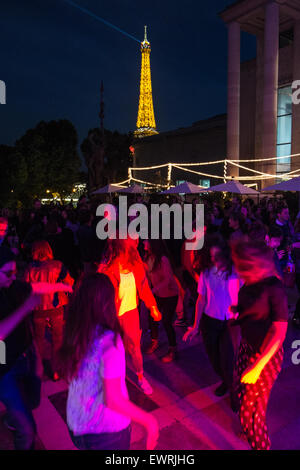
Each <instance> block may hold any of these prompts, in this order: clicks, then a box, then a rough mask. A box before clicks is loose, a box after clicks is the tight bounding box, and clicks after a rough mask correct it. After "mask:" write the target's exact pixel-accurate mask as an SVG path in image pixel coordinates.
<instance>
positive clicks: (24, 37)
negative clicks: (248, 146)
mask: <svg viewBox="0 0 300 470" xmlns="http://www.w3.org/2000/svg"><path fill="white" fill-rule="evenodd" d="M74 1H75V2H76V3H78V4H79V5H81V6H82V7H84V8H86V9H89V10H90V11H92V12H93V13H94V14H96V15H98V16H100V17H102V18H104V19H105V20H107V21H109V22H110V23H113V24H114V25H116V26H118V27H119V28H121V29H122V30H125V31H126V32H127V33H129V34H131V35H132V36H134V37H136V38H138V39H140V40H143V35H144V25H145V24H147V25H148V39H149V41H150V42H151V48H152V52H151V71H152V88H153V100H154V112H155V117H156V124H157V129H158V131H167V130H172V129H176V128H178V127H185V126H189V125H191V124H192V123H193V122H195V121H198V120H200V119H204V118H206V117H209V116H213V115H215V114H219V113H223V112H226V76H227V31H226V27H225V25H224V24H223V23H222V21H221V20H220V19H219V17H218V13H219V12H220V11H221V10H223V9H224V8H225V7H226V6H227V5H229V4H231V3H232V2H231V0H208V1H203V0H184V1H183V0H181V1H178V0H172V1H171V0H152V1H151V2H145V1H142V0H141V1H136V0H74ZM0 14H1V20H0V22H1V27H0V50H1V67H0V80H4V81H5V83H6V90H7V104H6V105H1V106H0V144H8V145H13V144H14V142H15V140H16V139H17V138H19V137H21V136H22V134H23V133H24V132H25V131H26V130H27V129H29V128H32V127H34V126H35V125H36V124H37V123H38V122H39V121H40V120H45V121H48V120H52V119H70V120H71V121H72V122H73V124H74V125H75V127H76V129H77V131H78V135H79V141H80V142H81V141H82V140H83V138H84V137H85V136H86V134H87V132H88V130H89V129H90V128H92V127H96V126H98V125H99V118H98V113H99V100H100V82H101V79H103V81H104V88H105V92H104V93H105V94H104V98H105V123H104V124H105V127H106V128H108V129H111V130H114V129H116V130H119V131H121V132H127V131H129V130H134V129H135V123H136V117H137V107H138V96H139V79H140V59H141V57H140V46H139V44H138V42H136V41H134V40H132V39H130V38H128V37H126V36H124V35H122V34H121V33H119V32H117V31H115V30H113V29H112V28H110V27H108V26H106V25H105V24H103V23H102V22H100V21H97V20H96V19H94V18H92V17H90V16H87V15H86V14H85V13H83V12H81V11H79V10H78V9H75V8H74V7H72V6H71V5H69V4H68V3H66V2H65V1H64V0H2V1H1V6H0ZM254 56H255V40H254V38H253V37H251V36H250V35H247V34H245V35H242V59H243V60H246V59H249V58H252V57H254Z"/></svg>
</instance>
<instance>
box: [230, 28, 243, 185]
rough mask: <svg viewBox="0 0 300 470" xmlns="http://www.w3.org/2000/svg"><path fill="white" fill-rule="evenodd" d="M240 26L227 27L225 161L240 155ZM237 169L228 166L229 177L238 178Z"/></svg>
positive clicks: (237, 157) (236, 158)
mask: <svg viewBox="0 0 300 470" xmlns="http://www.w3.org/2000/svg"><path fill="white" fill-rule="evenodd" d="M240 35H241V32H240V25H239V23H237V22H232V23H229V25H228V85H227V86H228V95H227V159H232V160H238V159H239V153H240V76H241V63H240V49H241V46H240ZM238 175H239V169H238V168H237V167H234V166H233V165H229V176H234V177H238Z"/></svg>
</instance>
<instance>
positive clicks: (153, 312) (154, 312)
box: [150, 306, 161, 321]
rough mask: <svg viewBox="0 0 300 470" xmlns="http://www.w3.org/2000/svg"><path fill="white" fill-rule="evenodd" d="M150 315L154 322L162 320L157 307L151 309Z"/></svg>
mask: <svg viewBox="0 0 300 470" xmlns="http://www.w3.org/2000/svg"><path fill="white" fill-rule="evenodd" d="M150 314H151V317H152V318H153V320H155V321H160V320H161V313H160V311H159V310H158V308H157V307H155V306H153V307H151V309H150Z"/></svg>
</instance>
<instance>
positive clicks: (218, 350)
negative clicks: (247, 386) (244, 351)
mask: <svg viewBox="0 0 300 470" xmlns="http://www.w3.org/2000/svg"><path fill="white" fill-rule="evenodd" d="M200 329H201V333H202V338H203V344H204V347H205V350H206V353H207V355H208V358H209V360H210V363H211V365H212V366H213V368H214V370H215V372H216V374H217V375H218V376H219V377H221V379H222V380H223V382H225V384H226V385H227V387H228V388H229V389H231V388H232V385H233V379H234V365H235V362H236V358H237V352H238V343H239V334H238V333H239V331H238V330H237V327H232V326H229V324H228V321H226V320H225V321H222V320H216V319H215V318H211V317H209V316H208V315H205V313H204V314H203V315H202V318H201V321H200Z"/></svg>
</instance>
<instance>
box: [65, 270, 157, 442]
mask: <svg viewBox="0 0 300 470" xmlns="http://www.w3.org/2000/svg"><path fill="white" fill-rule="evenodd" d="M120 331H121V330H120V324H119V320H118V317H117V312H116V307H115V291H114V286H113V284H112V283H111V281H110V280H109V278H108V277H107V276H105V275H104V274H101V273H96V274H90V275H88V276H86V277H84V278H83V279H82V281H81V282H80V283H79V285H78V287H77V289H76V291H75V293H74V295H73V297H72V299H71V302H70V304H69V306H68V311H67V320H66V326H65V332H64V339H63V344H62V348H61V350H60V362H61V364H60V372H61V374H62V376H63V377H65V378H66V380H67V381H68V382H70V384H69V392H68V401H67V424H68V428H69V431H70V435H71V438H72V441H73V443H74V444H75V446H76V447H77V448H79V449H84V450H87V449H89V450H128V449H129V445H130V422H131V420H133V421H136V422H138V423H139V424H141V425H143V426H144V427H145V429H146V432H147V449H153V448H154V447H155V445H156V442H157V438H158V425H157V422H156V420H155V418H154V417H153V416H152V415H150V414H149V413H146V412H144V411H143V410H141V409H140V408H138V407H137V406H135V405H134V404H133V403H131V402H130V401H129V399H128V392H127V388H126V383H125V373H126V370H125V351H124V346H123V342H122V340H121V336H120Z"/></svg>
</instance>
